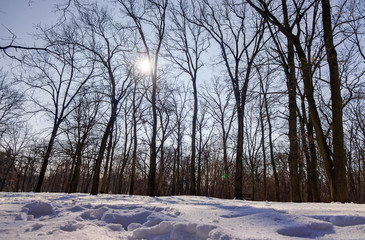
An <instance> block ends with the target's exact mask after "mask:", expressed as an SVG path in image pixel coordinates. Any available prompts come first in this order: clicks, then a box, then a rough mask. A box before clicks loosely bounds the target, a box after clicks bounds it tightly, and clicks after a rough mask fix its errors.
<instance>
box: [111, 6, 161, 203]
mask: <svg viewBox="0 0 365 240" xmlns="http://www.w3.org/2000/svg"><path fill="white" fill-rule="evenodd" d="M118 2H119V3H120V4H121V5H122V7H123V9H124V11H125V13H126V14H127V16H128V17H130V18H131V20H132V21H133V23H134V27H135V29H136V31H137V32H138V33H139V35H140V37H141V41H142V45H143V48H144V51H145V54H146V56H145V57H146V59H147V61H148V62H149V64H150V66H151V67H150V72H149V76H150V77H151V81H152V95H151V105H152V118H153V121H152V135H151V145H150V152H151V153H150V170H149V175H148V195H150V196H155V194H156V159H157V149H156V137H157V123H158V120H157V107H156V94H157V93H156V92H157V78H158V75H159V69H158V67H159V65H158V61H159V57H160V52H161V50H162V42H163V40H164V37H165V30H166V18H167V5H168V0H141V1H134V0H128V1H125V0H118Z"/></svg>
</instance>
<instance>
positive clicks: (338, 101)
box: [322, 0, 349, 202]
mask: <svg viewBox="0 0 365 240" xmlns="http://www.w3.org/2000/svg"><path fill="white" fill-rule="evenodd" d="M322 22H323V38H324V43H325V44H324V45H325V47H326V53H327V62H328V67H329V73H330V86H331V100H332V133H333V138H332V148H333V159H332V164H331V165H332V167H331V168H329V166H327V165H326V166H327V168H326V171H327V173H328V174H330V175H331V176H332V179H333V180H332V181H333V186H332V188H333V200H334V201H339V202H348V201H349V192H348V187H347V176H346V155H345V148H344V136H343V121H342V118H343V113H342V104H343V103H342V97H341V79H340V74H339V70H338V59H337V52H336V48H335V45H334V43H333V30H332V17H331V4H330V1H329V0H322Z"/></svg>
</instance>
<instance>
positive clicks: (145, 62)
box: [138, 58, 152, 74]
mask: <svg viewBox="0 0 365 240" xmlns="http://www.w3.org/2000/svg"><path fill="white" fill-rule="evenodd" d="M138 68H139V71H141V73H143V74H150V73H151V68H152V66H151V62H150V61H149V59H148V58H143V59H141V60H140V61H139V64H138Z"/></svg>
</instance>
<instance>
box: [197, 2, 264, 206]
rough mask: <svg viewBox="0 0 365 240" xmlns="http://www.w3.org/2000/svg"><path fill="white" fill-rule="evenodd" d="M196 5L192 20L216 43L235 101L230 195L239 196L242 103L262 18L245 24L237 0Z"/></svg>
mask: <svg viewBox="0 0 365 240" xmlns="http://www.w3.org/2000/svg"><path fill="white" fill-rule="evenodd" d="M199 5H200V7H199V9H198V10H199V14H198V13H197V14H196V16H195V17H194V19H193V21H194V22H195V24H197V25H200V26H202V27H204V29H205V30H206V31H207V32H208V33H209V35H210V36H211V38H212V39H213V40H214V41H215V43H216V44H217V45H218V46H219V49H220V51H221V59H222V61H223V62H224V65H225V67H226V71H227V74H228V76H229V79H230V82H231V85H232V89H233V95H234V97H235V101H236V111H237V125H238V136H237V150H236V175H235V193H234V197H235V198H237V199H242V198H243V196H242V184H243V164H242V159H243V139H244V126H243V125H244V114H245V105H246V98H247V90H248V84H249V81H250V79H251V78H252V74H253V72H254V69H253V67H254V61H255V59H256V56H257V55H258V53H259V51H260V50H261V48H262V45H263V42H264V40H263V36H264V21H263V20H261V19H258V18H253V20H251V21H252V22H250V23H251V24H252V26H253V28H252V29H253V30H252V31H250V30H249V29H248V28H246V27H247V21H248V20H247V18H246V16H247V14H249V13H248V12H249V10H248V9H246V5H245V4H244V3H242V2H240V1H235V0H222V1H218V2H214V3H212V2H210V1H208V0H203V1H201V3H199Z"/></svg>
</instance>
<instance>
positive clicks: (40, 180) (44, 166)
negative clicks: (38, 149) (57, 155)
mask: <svg viewBox="0 0 365 240" xmlns="http://www.w3.org/2000/svg"><path fill="white" fill-rule="evenodd" d="M59 126H60V122H59V123H56V124H55V125H54V126H53V130H52V134H51V138H50V139H49V142H48V146H47V151H46V154H45V155H44V158H43V163H42V168H41V171H40V173H39V178H38V182H37V186H36V188H35V192H41V189H42V185H43V180H44V175H45V174H46V170H47V166H48V161H49V158H50V157H51V152H52V149H53V144H54V141H55V139H56V136H57V131H58V127H59Z"/></svg>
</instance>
